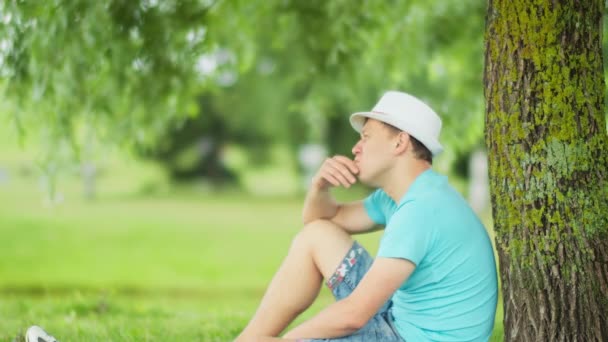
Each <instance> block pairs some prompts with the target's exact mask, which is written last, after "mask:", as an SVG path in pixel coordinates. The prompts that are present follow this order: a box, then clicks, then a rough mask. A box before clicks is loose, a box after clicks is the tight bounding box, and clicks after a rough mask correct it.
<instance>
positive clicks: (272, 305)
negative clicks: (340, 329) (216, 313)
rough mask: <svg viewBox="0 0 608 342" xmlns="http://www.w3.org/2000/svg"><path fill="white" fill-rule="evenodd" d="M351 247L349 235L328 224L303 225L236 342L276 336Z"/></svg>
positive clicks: (306, 305) (307, 303)
mask: <svg viewBox="0 0 608 342" xmlns="http://www.w3.org/2000/svg"><path fill="white" fill-rule="evenodd" d="M352 244H353V240H352V239H351V237H350V235H348V234H347V233H346V232H345V231H344V230H343V229H342V228H340V227H338V226H336V225H335V224H333V223H332V222H329V221H323V220H319V221H314V222H311V223H309V224H308V225H306V226H305V227H304V228H303V229H302V231H301V232H300V233H298V235H296V237H295V238H294V239H293V242H292V245H291V248H290V249H289V252H288V254H287V256H286V257H285V260H284V261H283V264H282V265H281V266H280V267H279V270H278V271H277V273H276V274H275V275H274V278H273V279H272V281H271V282H270V285H269V286H268V289H267V290H266V294H264V298H262V302H261V303H260V306H259V307H258V309H257V311H256V313H255V315H254V316H253V318H252V319H251V321H250V322H249V324H248V325H247V327H246V328H245V330H243V332H242V333H241V334H240V335H239V337H238V338H237V340H236V341H239V342H240V341H249V340H253V337H259V336H277V335H278V334H280V333H281V331H283V329H285V328H286V327H287V325H289V323H291V322H292V321H293V320H294V319H295V318H296V317H297V316H298V315H299V314H300V313H302V312H303V311H304V310H306V309H307V308H308V307H309V306H310V305H311V304H312V303H313V301H314V300H315V298H316V297H317V295H318V294H319V290H320V288H321V282H322V280H323V278H328V277H330V276H331V275H332V274H333V272H334V271H335V270H336V267H337V266H338V264H339V263H340V261H342V259H343V258H344V256H345V255H346V253H347V252H348V250H349V249H350V248H351V246H352Z"/></svg>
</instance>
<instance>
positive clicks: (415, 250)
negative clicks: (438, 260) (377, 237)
mask: <svg viewBox="0 0 608 342" xmlns="http://www.w3.org/2000/svg"><path fill="white" fill-rule="evenodd" d="M417 207H418V208H417ZM432 221H433V215H432V213H429V211H428V210H424V209H422V208H420V206H417V205H416V202H410V203H408V204H405V205H404V206H403V207H401V208H399V210H397V212H396V213H395V214H394V215H393V217H391V220H390V222H389V224H388V225H387V226H386V229H385V230H384V235H383V236H382V240H381V241H380V247H379V248H378V256H379V257H385V258H401V259H407V260H409V261H411V262H413V263H414V264H416V266H418V265H420V262H421V261H422V259H423V258H424V257H425V255H426V254H427V253H428V250H429V249H430V246H431V243H432V239H433V222H432Z"/></svg>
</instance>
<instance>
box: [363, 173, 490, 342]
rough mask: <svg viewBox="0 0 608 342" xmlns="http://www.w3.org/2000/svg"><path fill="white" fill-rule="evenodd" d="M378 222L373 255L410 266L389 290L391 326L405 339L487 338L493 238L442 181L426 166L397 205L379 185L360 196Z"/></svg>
mask: <svg viewBox="0 0 608 342" xmlns="http://www.w3.org/2000/svg"><path fill="white" fill-rule="evenodd" d="M364 203H365V208H366V210H367V213H368V215H369V216H370V217H371V218H372V220H373V221H374V222H376V223H378V224H381V225H385V231H384V235H383V236H382V239H381V241H380V247H379V249H378V257H387V258H402V259H407V260H410V261H411V262H413V263H414V264H416V269H415V270H414V272H413V273H412V274H411V275H410V277H409V278H408V280H407V281H405V282H404V283H403V284H402V285H401V287H400V288H399V289H398V290H397V291H396V292H395V294H393V297H392V301H393V315H394V317H395V326H396V327H397V331H398V332H399V333H400V334H401V336H402V337H403V338H404V339H405V340H406V341H414V342H418V341H487V340H488V339H489V338H490V335H491V334H492V329H493V327H494V315H495V313H496V301H497V298H498V297H497V296H498V285H497V279H496V264H495V261H494V252H493V251H492V243H491V242H490V238H489V237H488V234H487V232H486V230H485V228H484V226H483V224H482V223H481V222H480V221H479V219H478V218H477V216H476V215H475V213H474V212H473V211H472V209H471V208H470V207H469V205H468V204H467V202H466V201H465V200H464V199H463V198H462V196H461V195H460V194H459V193H458V192H457V191H456V190H454V189H453V188H452V187H451V186H450V185H449V184H448V181H447V178H446V177H444V176H441V175H439V174H437V173H435V172H434V171H433V170H430V169H429V170H427V171H425V172H423V173H422V174H420V175H419V176H418V177H417V178H416V179H415V181H414V182H413V183H412V184H411V186H410V188H409V189H408V190H407V193H406V194H405V196H404V197H403V198H402V199H401V201H400V202H399V204H398V205H397V204H396V203H395V202H394V201H393V200H392V199H391V198H390V197H389V196H388V195H387V194H386V193H385V192H384V191H383V190H382V189H378V190H376V191H375V192H374V193H372V194H371V195H370V196H369V197H367V198H366V199H365V201H364Z"/></svg>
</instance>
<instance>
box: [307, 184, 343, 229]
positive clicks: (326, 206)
mask: <svg viewBox="0 0 608 342" xmlns="http://www.w3.org/2000/svg"><path fill="white" fill-rule="evenodd" d="M338 208H339V206H338V203H337V202H336V201H335V200H334V199H333V197H332V196H331V194H330V193H329V190H328V189H318V188H316V187H315V186H314V185H313V186H312V187H311V189H310V190H309V191H308V194H306V200H305V201H304V208H303V209H302V221H303V222H304V224H307V223H310V222H312V221H314V220H319V219H331V218H333V217H334V216H336V213H337V212H338Z"/></svg>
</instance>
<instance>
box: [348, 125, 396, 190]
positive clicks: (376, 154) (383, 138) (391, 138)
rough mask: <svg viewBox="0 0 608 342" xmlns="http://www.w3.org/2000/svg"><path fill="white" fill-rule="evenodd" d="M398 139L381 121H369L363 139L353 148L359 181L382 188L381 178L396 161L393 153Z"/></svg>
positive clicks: (362, 131) (363, 132)
mask: <svg viewBox="0 0 608 342" xmlns="http://www.w3.org/2000/svg"><path fill="white" fill-rule="evenodd" d="M396 141H397V138H396V136H395V134H394V133H392V132H390V130H389V129H388V128H387V127H386V126H385V125H384V124H383V123H382V122H380V121H378V120H374V119H368V120H367V122H366V123H365V125H364V126H363V129H362V130H361V139H359V141H358V142H357V143H356V144H355V146H354V147H353V150H352V152H353V155H354V156H355V164H356V165H357V167H358V168H359V174H358V176H359V180H360V181H361V182H363V183H364V184H367V185H371V186H380V184H378V181H379V178H380V177H381V176H382V175H383V174H384V173H385V171H386V170H388V169H389V168H390V167H391V165H392V162H393V161H394V159H395V155H394V153H393V151H394V147H395V143H396Z"/></svg>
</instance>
